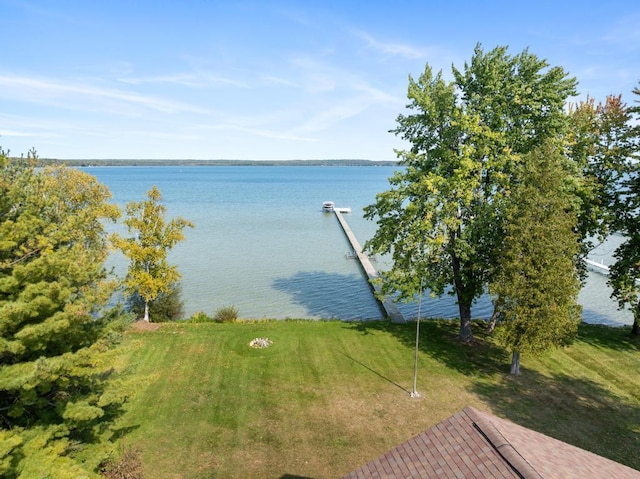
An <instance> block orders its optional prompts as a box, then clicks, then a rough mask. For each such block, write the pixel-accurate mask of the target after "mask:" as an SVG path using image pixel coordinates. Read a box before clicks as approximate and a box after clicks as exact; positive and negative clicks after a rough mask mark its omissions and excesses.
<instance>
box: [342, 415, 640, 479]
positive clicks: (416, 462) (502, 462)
mask: <svg viewBox="0 0 640 479" xmlns="http://www.w3.org/2000/svg"><path fill="white" fill-rule="evenodd" d="M376 478H380V479H382V478H389V479H390V478H404V479H408V478H433V479H448V478H455V479H469V478H471V479H498V478H499V479H508V478H525V479H543V478H544V479H571V478H579V479H590V478H616V479H640V471H636V470H634V469H631V468H629V467H626V466H623V465H622V464H618V463H616V462H614V461H611V460H609V459H606V458H604V457H601V456H598V455H596V454H593V453H591V452H588V451H585V450H583V449H580V448H578V447H575V446H571V445H570V444H567V443H564V442H562V441H558V440H557V439H553V438H551V437H548V436H545V435H544V434H540V433H538V432H535V431H532V430H531V429H527V428H525V427H522V426H518V425H517V424H514V423H512V422H510V421H507V420H505V419H501V418H498V417H496V416H493V415H491V414H488V413H484V412H480V411H478V410H477V409H474V408H471V407H466V408H465V409H464V410H463V411H461V412H459V413H457V414H455V415H454V416H451V417H450V418H448V419H446V420H444V421H442V422H441V423H439V424H437V425H435V426H434V427H432V428H430V429H427V430H426V431H423V432H421V433H420V434H418V435H417V436H415V437H413V438H411V439H409V440H408V441H407V442H405V443H404V444H401V445H399V446H398V447H396V448H394V449H392V450H391V451H389V452H387V453H386V454H384V455H382V456H380V457H379V458H377V459H374V460H373V461H371V462H369V463H367V464H365V465H364V466H362V467H360V468H358V469H356V470H355V471H352V472H351V473H349V474H347V475H346V476H344V477H343V479H376Z"/></svg>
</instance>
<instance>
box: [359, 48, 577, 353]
mask: <svg viewBox="0 0 640 479" xmlns="http://www.w3.org/2000/svg"><path fill="white" fill-rule="evenodd" d="M453 77H454V80H453V81H449V82H448V81H445V80H444V78H443V76H442V73H441V72H440V73H438V74H436V75H434V74H433V73H432V70H431V68H430V67H429V65H427V66H426V68H425V71H424V73H423V74H422V75H421V76H420V77H419V78H418V80H417V81H415V80H414V79H413V78H410V79H409V89H408V98H409V100H410V102H409V104H408V108H409V110H411V112H410V113H408V114H403V115H400V116H399V117H398V119H397V123H398V126H397V128H396V129H395V130H393V132H394V133H395V134H396V135H397V136H399V137H400V138H402V139H404V140H406V141H408V142H409V143H410V145H411V146H410V148H409V149H407V150H402V151H398V152H397V154H398V157H399V159H400V163H401V165H402V166H403V169H401V170H399V171H398V172H396V173H395V175H394V176H393V177H392V178H390V180H389V181H390V185H391V188H390V189H389V190H388V191H386V192H383V193H380V194H378V195H377V196H376V202H375V204H373V205H370V206H368V207H367V208H365V216H366V217H367V218H369V219H375V220H376V221H377V224H378V230H377V231H376V234H375V235H374V236H373V238H372V239H371V240H370V241H368V242H367V244H366V246H365V247H366V249H368V250H369V251H371V252H374V253H383V254H386V253H389V254H391V256H392V259H393V266H392V267H391V269H390V270H389V271H386V272H384V275H383V277H384V284H383V292H384V293H385V294H389V293H399V297H400V298H401V299H411V298H413V297H414V296H415V295H416V294H417V293H418V292H419V289H420V285H421V282H422V281H424V284H425V285H426V286H427V287H428V288H429V289H430V290H431V291H432V293H434V294H436V295H442V294H444V293H445V292H446V291H447V290H449V291H450V292H451V293H452V294H455V295H456V298H457V303H458V307H459V312H460V333H459V338H460V339H461V340H465V341H467V340H471V339H472V338H473V335H472V330H471V306H472V303H473V301H474V300H475V299H476V298H478V297H479V296H480V295H482V294H483V293H484V292H485V289H486V286H487V284H488V281H489V279H490V277H491V274H492V271H493V265H494V264H495V254H496V249H497V245H499V244H500V242H501V240H502V236H503V227H502V223H503V218H504V213H503V204H504V198H505V195H506V194H507V192H508V191H509V189H510V187H511V182H512V179H513V174H514V171H515V169H516V167H517V165H518V163H520V161H521V159H522V155H524V154H526V153H528V152H530V151H531V150H532V149H533V148H534V147H535V146H537V145H540V144H542V143H543V142H544V141H545V140H546V139H548V138H553V137H556V136H557V135H560V134H562V132H563V131H564V129H565V126H566V113H565V112H564V105H565V103H566V100H567V98H568V97H570V96H571V95H573V94H574V93H575V85H576V81H575V79H573V78H568V77H567V74H566V73H565V72H564V71H563V69H562V68H560V67H553V68H549V66H548V64H547V63H546V61H544V60H541V59H538V58H537V57H536V56H535V55H533V54H531V53H529V52H528V51H527V50H525V51H523V52H522V53H520V54H518V55H515V56H511V55H508V54H507V49H506V47H498V48H495V49H493V50H491V51H490V52H488V53H485V52H483V50H482V48H481V47H480V46H477V47H476V49H475V51H474V55H473V57H472V59H471V62H470V63H465V65H464V68H463V69H462V70H458V69H456V68H455V67H454V68H453Z"/></svg>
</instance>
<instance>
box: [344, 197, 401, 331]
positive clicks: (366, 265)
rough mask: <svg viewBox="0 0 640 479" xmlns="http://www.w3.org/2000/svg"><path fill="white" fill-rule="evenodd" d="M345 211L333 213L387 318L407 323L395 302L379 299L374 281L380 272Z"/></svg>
mask: <svg viewBox="0 0 640 479" xmlns="http://www.w3.org/2000/svg"><path fill="white" fill-rule="evenodd" d="M344 210H345V209H343V208H334V209H333V212H334V213H335V215H336V218H338V222H339V223H340V226H342V230H343V231H344V234H345V235H346V236H347V239H348V240H349V243H351V247H352V248H353V252H354V253H355V255H356V257H357V258H358V260H359V261H360V265H361V266H362V269H363V270H364V272H365V274H366V275H367V278H368V279H369V284H370V285H371V287H372V288H373V291H374V293H376V299H378V301H380V304H381V305H382V308H383V309H384V311H385V313H386V314H387V317H388V318H389V319H390V320H391V321H392V322H394V323H406V320H405V319H404V316H402V313H401V312H400V310H399V309H398V306H397V305H396V304H395V303H394V302H393V301H391V300H389V299H384V300H380V299H379V297H378V294H379V293H380V287H379V286H378V285H377V284H376V283H375V281H374V279H375V278H377V277H378V272H377V271H376V269H375V268H374V267H373V265H372V264H371V261H370V260H369V257H368V256H367V255H366V254H364V253H363V252H362V248H361V247H360V243H358V240H357V239H356V236H355V235H354V234H353V231H351V228H349V225H348V224H347V220H345V219H344V217H343V216H342V212H343V211H344Z"/></svg>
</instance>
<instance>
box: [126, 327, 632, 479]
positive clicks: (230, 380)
mask: <svg viewBox="0 0 640 479" xmlns="http://www.w3.org/2000/svg"><path fill="white" fill-rule="evenodd" d="M456 332H457V331H456V323H455V322H448V321H429V322H423V323H422V325H421V340H420V359H419V369H418V391H419V392H420V394H421V397H420V398H411V397H410V396H409V392H410V391H411V389H412V386H413V354H414V353H413V351H414V350H413V348H414V342H415V324H408V325H396V324H390V323H387V322H370V323H342V322H337V321H335V322H316V321H259V322H246V323H234V324H165V325H163V326H162V327H161V328H160V329H159V330H157V331H147V332H133V331H132V332H130V333H128V334H127V336H126V339H125V342H124V345H123V353H122V356H121V363H122V366H123V368H125V369H126V370H127V371H128V372H129V374H130V376H129V377H130V380H131V381H133V382H134V383H135V391H136V393H135V394H134V395H133V396H132V398H131V400H130V401H129V403H128V404H127V405H126V408H125V412H124V414H123V416H122V417H121V418H120V419H119V421H118V423H117V427H116V437H118V438H119V439H118V440H119V441H120V443H121V444H123V445H125V446H126V445H135V446H137V447H139V448H140V451H141V453H142V457H143V462H144V468H145V477H146V478H185V479H186V478H190V479H195V478H236V477H256V478H257V477H260V478H281V477H312V478H334V477H340V476H341V475H343V474H346V473H347V472H349V471H350V470H352V469H355V468H356V467H358V466H359V465H361V464H363V463H364V462H367V461H369V460H371V459H373V458H375V457H377V456H378V455H380V454H382V453H384V452H385V451H387V450H388V449H390V448H392V447H393V446H395V445H397V444H399V443H401V442H404V441H406V440H407V439H409V438H410V437H412V436H413V435H415V434H417V433H418V432H420V431H422V430H423V429H425V428H428V427H430V426H432V425H434V424H436V423H437V422H439V421H441V420H442V419H444V418H446V417H448V416H450V415H452V414H454V413H456V412H458V411H459V410H461V409H462V408H463V407H464V406H466V405H471V406H474V407H476V408H478V409H482V410H485V411H490V412H493V413H494V414H496V415H498V416H501V417H505V418H507V419H510V420H512V421H514V422H516V423H519V424H522V425H524V426H527V427H530V428H532V429H534V430H537V431H540V432H543V433H545V434H548V435H550V436H553V437H556V438H558V439H561V440H563V441H567V442H569V443H571V444H575V445H577V446H579V447H583V448H585V449H588V450H590V451H593V452H595V453H597V454H601V455H603V456H606V457H609V458H611V459H614V460H616V461H619V462H622V463H624V464H626V465H628V466H631V467H633V468H636V469H640V456H639V455H638V454H637V452H638V451H639V450H640V439H639V438H640V347H639V345H638V343H637V342H633V341H631V340H630V339H629V338H628V329H627V330H621V329H614V328H605V327H597V326H583V327H581V329H580V335H579V338H578V340H577V341H576V342H575V344H574V345H573V346H571V347H568V348H566V349H562V350H557V351H553V352H551V353H549V354H546V355H544V356H542V357H538V358H532V357H526V356H524V357H523V358H522V376H521V377H519V378H512V377H510V376H509V375H508V370H509V357H508V355H506V354H505V353H504V352H503V351H502V350H500V349H499V348H497V347H495V346H493V345H492V343H491V340H490V338H488V337H486V336H485V334H484V331H483V327H482V325H476V330H475V332H476V335H477V338H478V341H477V342H476V343H475V344H473V345H470V346H469V345H463V344H459V343H457V342H456V341H455V335H456ZM256 337H268V338H269V339H271V340H272V341H273V345H272V346H271V347H269V348H267V349H252V348H250V347H249V346H248V343H249V341H251V340H252V339H254V338H256Z"/></svg>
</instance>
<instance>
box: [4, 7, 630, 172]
mask: <svg viewBox="0 0 640 479" xmlns="http://www.w3.org/2000/svg"><path fill="white" fill-rule="evenodd" d="M0 32H2V39H3V40H2V44H3V48H2V54H1V56H0V145H1V146H2V147H4V148H5V149H10V150H11V153H12V154H20V153H26V152H27V150H29V149H30V148H32V147H35V148H36V149H37V150H38V152H39V154H40V156H42V157H49V158H51V157H53V158H69V159H71V158H85V159H87V158H194V159H218V158H226V159H254V160H266V159H285V160H286V159H328V158H365V159H371V160H389V159H395V154H394V152H393V150H394V148H403V147H405V146H406V145H404V144H402V142H400V140H398V139H397V138H396V137H395V136H394V135H392V134H390V133H388V131H389V130H390V129H392V128H393V127H394V126H395V119H396V117H397V116H398V114H400V113H402V112H403V111H404V106H405V105H406V103H407V101H406V90H407V84H408V77H409V75H412V76H414V77H417V76H419V75H420V73H421V72H422V71H423V70H424V67H425V64H427V63H428V64H429V65H431V66H432V67H433V68H434V69H435V70H440V69H442V70H443V71H444V72H445V74H446V76H449V72H450V70H451V65H452V64H455V65H456V66H458V67H462V66H463V64H464V62H465V61H466V60H468V59H469V58H470V57H471V55H472V53H473V48H474V46H475V45H476V43H478V42H479V43H481V44H482V45H483V47H484V49H485V50H490V49H491V48H493V47H495V46H497V45H508V46H509V52H510V53H512V54H517V53H519V52H520V51H522V50H523V49H524V48H529V51H530V52H531V53H534V54H536V55H537V56H539V57H541V58H545V59H546V60H547V61H548V62H549V63H550V64H551V65H553V66H555V65H560V66H562V67H564V68H565V70H567V71H568V72H569V73H570V74H571V75H573V76H576V77H577V78H578V81H579V87H578V88H579V91H580V94H581V96H582V97H583V98H584V97H585V96H586V95H587V94H588V95H590V96H592V97H594V98H595V99H596V100H604V98H605V96H606V95H608V94H622V95H623V99H625V100H626V101H627V102H628V103H631V102H633V101H634V100H635V99H636V98H634V95H632V94H631V91H632V89H633V88H634V87H635V86H638V85H639V83H638V82H639V81H640V2H637V1H636V0H629V1H604V0H602V1H598V2H595V1H593V2H589V1H562V0H555V1H535V0H530V1H528V2H519V1H517V0H511V1H490V0H486V1H485V2H479V1H448V2H446V1H445V2H443V1H430V0H423V1H404V0H395V1H393V2H391V1H378V0H369V1H349V0H342V1H333V0H327V1H311V0H310V1H269V0H265V1H243V0H234V1H205V0H192V1H187V0H184V1H163V0H156V1H147V0H136V1H121V0H103V1H100V0H95V1H90V2H87V1H67V0H51V1H41V0H33V1H30V0H26V1H20V0H0Z"/></svg>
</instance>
